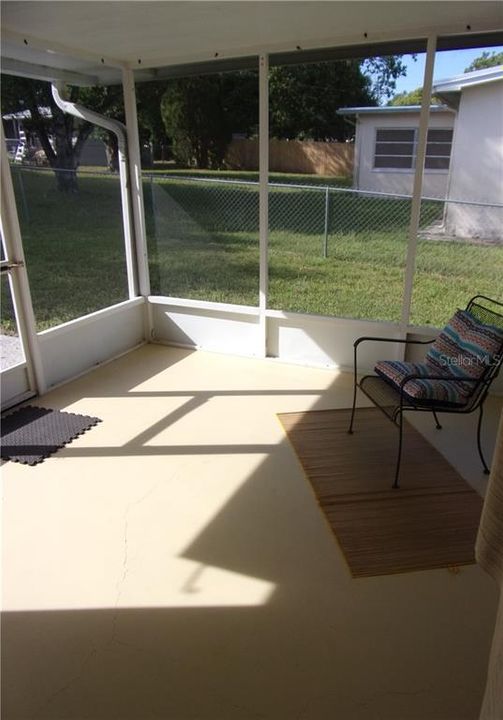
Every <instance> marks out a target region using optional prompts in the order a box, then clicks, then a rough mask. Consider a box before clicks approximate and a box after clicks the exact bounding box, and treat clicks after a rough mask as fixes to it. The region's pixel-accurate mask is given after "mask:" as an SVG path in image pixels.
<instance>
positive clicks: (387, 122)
mask: <svg viewBox="0 0 503 720" xmlns="http://www.w3.org/2000/svg"><path fill="white" fill-rule="evenodd" d="M454 119H455V114H454V113H453V112H450V111H448V110H446V111H445V112H435V113H431V114H430V123H429V127H432V128H445V129H448V128H449V129H450V128H452V127H454ZM418 127H419V113H417V114H416V113H393V114H392V115H391V114H390V115H384V114H377V113H376V114H375V115H371V114H370V115H360V116H359V118H358V121H357V134H356V158H355V166H354V175H353V187H355V188H356V189H358V190H369V191H372V192H385V193H397V194H399V195H412V187H413V184H414V169H411V170H383V169H377V170H375V169H374V152H375V141H376V130H377V128H418ZM448 177H449V173H448V171H447V170H425V173H424V181H423V196H424V197H438V198H444V197H445V196H446V194H447V183H448Z"/></svg>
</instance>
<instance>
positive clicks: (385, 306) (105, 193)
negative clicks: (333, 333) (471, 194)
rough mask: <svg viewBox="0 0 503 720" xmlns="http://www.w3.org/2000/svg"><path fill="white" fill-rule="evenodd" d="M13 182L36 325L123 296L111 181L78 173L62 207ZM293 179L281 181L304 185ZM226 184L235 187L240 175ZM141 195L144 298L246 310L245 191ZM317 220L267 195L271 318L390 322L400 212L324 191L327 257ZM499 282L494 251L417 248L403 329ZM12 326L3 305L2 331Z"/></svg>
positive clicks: (399, 281)
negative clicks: (75, 189) (146, 272)
mask: <svg viewBox="0 0 503 720" xmlns="http://www.w3.org/2000/svg"><path fill="white" fill-rule="evenodd" d="M174 174H176V175H178V176H180V171H176V173H174ZM191 174H193V173H191ZM205 175H207V176H211V175H212V174H211V173H205ZM225 175H226V176H227V177H229V174H228V173H226V174H225ZM219 176H220V175H219ZM21 177H22V186H21V182H20V178H19V177H18V176H17V175H16V176H15V178H14V184H15V189H16V194H17V199H18V207H19V213H20V219H21V225H22V232H23V238H24V244H25V254H26V261H27V267H28V273H29V278H30V286H31V292H32V297H33V305H34V308H35V315H36V321H37V326H38V328H39V329H45V328H48V327H52V326H54V325H57V324H59V323H61V322H65V321H67V320H70V319H73V318H76V317H79V316H81V315H83V314H86V313H89V312H92V311H94V310H98V309H100V308H103V307H106V306H108V305H110V304H113V303H116V302H120V301H121V300H124V299H126V298H127V278H126V268H125V261H124V251H123V244H124V243H123V237H122V226H121V210H120V195H119V183H118V179H117V178H116V177H112V176H106V175H105V176H101V175H100V176H99V175H85V176H84V175H81V178H80V181H79V182H80V191H79V193H78V194H76V195H71V196H62V195H61V194H60V193H59V192H58V191H57V190H56V188H55V182H54V178H53V175H52V173H48V172H32V171H23V172H22V175H21ZM294 177H295V179H294V180H292V179H291V178H292V176H288V178H287V179H289V181H290V183H292V182H294V183H301V182H303V181H304V180H303V179H302V177H299V176H294ZM232 179H235V180H242V181H247V180H249V174H237V173H232ZM309 179H310V180H311V181H312V183H313V182H314V184H316V185H317V184H319V183H320V178H318V177H316V176H315V177H313V176H309ZM282 180H283V177H282ZM336 182H337V179H335V180H334V184H335V183H336ZM22 191H23V192H22ZM23 194H24V197H25V199H26V202H23V198H22V196H23ZM144 194H145V209H146V219H147V232H148V239H149V253H150V272H151V284H152V293H153V294H161V295H171V296H176V297H186V298H192V299H201V300H213V301H216V302H229V303H236V304H245V305H257V304H258V275H259V248H258V190H257V186H256V185H246V184H244V185H242V184H238V185H235V184H217V183H211V182H205V181H204V180H203V179H202V178H201V180H200V181H190V180H188V179H187V180H185V179H184V180H175V179H174V178H169V177H168V178H165V177H155V178H154V179H152V180H151V179H150V178H146V179H145V182H144ZM325 209H326V207H325V193H324V192H323V191H318V190H314V189H313V190H298V189H295V188H275V187H272V189H271V192H270V203H269V222H270V239H269V267H270V277H269V307H271V308H274V309H281V310H291V311H299V312H306V313H317V314H322V315H337V316H343V317H355V318H368V319H377V320H391V321H396V320H398V319H399V318H400V311H401V304H402V293H403V280H404V266H405V256H406V246H407V227H408V220H409V212H410V202H409V201H408V200H397V199H392V200H389V199H386V198H384V199H383V198H375V197H373V198H372V197H367V198H364V197H361V196H360V197H358V196H356V195H355V194H354V193H350V192H340V191H339V192H337V191H336V190H334V191H333V192H331V193H330V204H329V208H328V227H329V234H328V238H327V250H328V253H327V257H326V258H325V257H324V256H323V246H324V234H325ZM442 212H443V204H442V203H437V202H431V203H424V204H423V212H422V225H423V226H424V227H426V226H428V225H429V224H430V223H431V222H434V221H436V220H439V219H441V217H442ZM502 276H503V247H502V246H484V245H475V244H467V243H459V242H447V241H439V240H421V241H420V243H419V249H418V256H417V272H416V278H415V286H414V298H413V311H412V318H411V319H412V322H413V323H414V324H418V325H423V324H431V325H437V326H438V325H442V324H443V323H444V322H445V320H447V319H448V318H449V317H450V315H451V314H452V312H453V310H454V309H455V308H456V307H457V306H460V305H461V306H463V305H464V304H465V303H466V301H467V299H468V298H469V297H470V295H472V294H476V293H478V292H480V293H485V294H488V295H493V296H497V295H499V294H500V293H501V287H500V284H501V277H502ZM2 285H3V286H2V293H3V294H4V295H5V289H6V288H5V283H3V284H2ZM10 315H11V314H10V312H9V307H8V302H7V301H6V300H5V298H4V303H3V309H2V327H3V329H4V330H6V331H9V330H12V320H11V317H10Z"/></svg>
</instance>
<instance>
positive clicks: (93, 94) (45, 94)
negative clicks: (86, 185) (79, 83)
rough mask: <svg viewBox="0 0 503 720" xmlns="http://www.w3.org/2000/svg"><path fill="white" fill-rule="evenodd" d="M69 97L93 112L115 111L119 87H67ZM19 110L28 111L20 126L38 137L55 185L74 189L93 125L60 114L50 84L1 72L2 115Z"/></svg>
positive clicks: (118, 97)
mask: <svg viewBox="0 0 503 720" xmlns="http://www.w3.org/2000/svg"><path fill="white" fill-rule="evenodd" d="M69 100H70V101H71V102H79V103H82V104H83V105H86V106H88V107H91V108H92V109H93V110H96V112H101V113H104V112H107V111H111V112H112V114H113V113H115V114H118V113H119V110H118V106H119V105H120V102H121V95H120V88H117V87H113V86H112V87H93V88H78V87H71V88H69ZM20 110H29V112H30V118H29V119H26V120H25V121H24V125H25V127H26V130H27V131H28V132H32V133H34V134H35V135H36V136H37V138H38V139H39V141H40V144H41V146H42V149H43V151H44V153H45V155H46V157H47V161H48V163H49V165H50V166H51V168H52V169H53V170H54V172H55V175H56V180H57V185H58V188H59V189H60V190H62V191H64V192H76V191H77V168H78V167H79V162H80V157H81V154H82V149H83V147H84V144H85V142H86V140H87V139H88V138H89V136H90V135H91V133H92V132H93V130H94V126H93V125H92V124H91V123H88V122H85V121H82V120H79V119H78V118H75V117H73V116H72V115H68V114H66V113H63V112H62V111H61V110H60V109H59V108H58V106H57V105H56V103H55V102H54V99H53V97H52V91H51V85H50V83H48V82H44V81H41V80H31V79H28V78H18V77H12V76H10V75H2V114H4V113H6V112H18V111H20Z"/></svg>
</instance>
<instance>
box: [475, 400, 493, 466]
mask: <svg viewBox="0 0 503 720" xmlns="http://www.w3.org/2000/svg"><path fill="white" fill-rule="evenodd" d="M483 414H484V410H483V407H482V403H481V404H480V405H479V422H478V425H477V447H478V449H479V455H480V459H481V460H482V465H483V466H484V473H485V475H489V472H490V470H489V468H488V467H487V463H486V461H485V460H484V454H483V452H482V444H481V442H480V431H481V429H482V416H483Z"/></svg>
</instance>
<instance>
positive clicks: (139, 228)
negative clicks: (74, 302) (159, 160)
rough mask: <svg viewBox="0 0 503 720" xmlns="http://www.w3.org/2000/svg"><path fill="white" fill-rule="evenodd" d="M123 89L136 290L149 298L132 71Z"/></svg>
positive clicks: (128, 70) (127, 72) (124, 78)
mask: <svg viewBox="0 0 503 720" xmlns="http://www.w3.org/2000/svg"><path fill="white" fill-rule="evenodd" d="M122 87H123V92H124V113H125V117H126V128H127V144H128V159H129V180H130V193H131V194H130V197H131V209H132V212H133V225H134V235H135V247H136V263H137V268H138V288H139V291H140V295H143V297H145V299H146V298H148V296H149V295H150V279H149V272H148V251H147V232H146V226H145V209H144V205H143V187H142V177H141V155H140V139H139V135H138V115H137V112H136V91H135V83H134V75H133V71H132V69H131V68H123V70H122ZM146 331H147V340H149V339H150V337H151V332H152V322H151V317H150V313H149V312H148V310H147V327H146Z"/></svg>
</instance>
